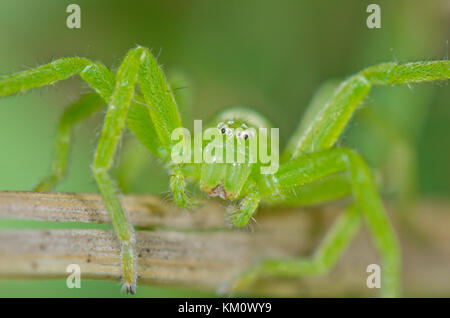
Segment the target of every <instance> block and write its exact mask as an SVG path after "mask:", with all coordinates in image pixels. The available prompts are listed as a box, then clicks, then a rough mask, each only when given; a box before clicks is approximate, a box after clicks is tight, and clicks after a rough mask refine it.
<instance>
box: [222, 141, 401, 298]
mask: <svg viewBox="0 0 450 318" xmlns="http://www.w3.org/2000/svg"><path fill="white" fill-rule="evenodd" d="M344 171H348V172H349V173H350V181H351V186H352V188H351V190H352V195H353V197H354V199H355V203H354V205H355V207H356V210H357V211H356V212H357V213H361V214H362V215H363V216H364V218H365V220H366V222H367V225H368V227H369V229H370V232H371V234H372V237H373V240H374V243H375V246H376V248H377V250H378V252H379V253H380V256H381V259H382V263H383V283H382V288H383V296H387V297H393V296H396V295H398V293H399V290H400V277H399V276H400V264H401V263H400V249H399V246H398V243H397V239H396V237H395V234H394V231H393V229H392V227H391V225H390V223H389V220H388V217H387V214H386V212H385V210H384V208H383V205H382V202H381V200H380V198H379V196H378V193H377V191H376V187H375V184H374V183H373V178H372V176H371V173H370V170H369V168H368V166H367V165H366V163H365V162H364V160H363V159H362V158H361V156H360V155H359V154H357V153H355V152H353V151H351V150H349V149H345V148H332V149H326V150H322V151H319V152H314V153H311V154H308V155H304V156H301V157H298V158H296V159H294V160H291V161H290V162H289V163H286V164H284V165H282V166H281V167H280V169H279V170H278V172H277V173H275V174H274V175H270V176H267V178H268V179H270V181H266V182H264V184H261V186H260V193H261V195H262V196H263V197H269V196H270V195H271V193H273V190H272V189H273V188H276V189H288V188H291V187H298V186H301V185H304V184H308V183H310V182H313V181H316V180H320V179H321V178H324V177H327V176H330V175H333V174H336V173H342V172H344ZM268 184H270V185H271V186H270V187H268V188H267V187H266V185H268ZM356 212H353V208H352V209H351V212H350V210H349V211H348V212H346V214H345V216H343V217H341V218H340V219H339V220H338V221H337V225H335V226H334V227H333V229H332V230H331V231H332V232H331V234H329V235H328V236H327V239H326V240H325V242H324V243H323V245H322V246H321V247H320V248H319V250H318V252H317V253H316V254H315V256H314V257H313V258H312V259H311V260H303V259H302V260H298V261H297V260H267V261H262V262H260V263H258V264H256V265H255V266H253V267H251V268H250V269H249V270H247V271H246V272H245V273H244V274H243V275H242V276H240V277H238V278H237V280H235V281H234V283H233V285H232V286H231V289H232V290H236V289H239V288H241V287H243V286H245V285H246V284H248V283H250V282H251V281H252V280H254V279H256V278H258V277H259V276H265V275H282V276H304V275H311V274H322V273H324V272H326V271H327V270H328V269H330V268H331V267H332V266H333V265H334V264H335V263H336V261H337V260H338V257H339V255H340V254H341V253H342V252H343V251H344V250H345V247H346V246H347V245H348V243H349V242H350V241H351V238H352V237H353V234H354V232H356V230H357V229H358V227H359V222H356V221H357V220H358V217H357V216H355V213H356ZM350 229H351V231H350V232H349V233H344V232H345V231H349V230H350Z"/></svg>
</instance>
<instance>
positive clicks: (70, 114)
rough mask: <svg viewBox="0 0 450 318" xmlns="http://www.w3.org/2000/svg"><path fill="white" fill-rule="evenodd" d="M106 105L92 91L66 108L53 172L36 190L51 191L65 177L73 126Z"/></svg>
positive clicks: (57, 140) (59, 125) (61, 121)
mask: <svg viewBox="0 0 450 318" xmlns="http://www.w3.org/2000/svg"><path fill="white" fill-rule="evenodd" d="M104 105H105V102H104V101H103V100H102V98H101V97H99V96H98V95H97V94H96V93H90V94H87V95H84V96H83V97H81V98H80V99H79V100H78V101H77V102H75V103H74V104H73V105H71V106H70V107H69V108H67V109H66V110H65V112H64V113H63V115H62V117H61V119H60V121H59V124H58V132H57V136H56V147H55V155H54V159H53V164H52V172H51V174H50V175H48V176H47V177H46V178H44V179H43V180H42V181H41V182H40V183H39V184H38V185H37V186H36V187H35V188H34V190H35V191H50V190H51V189H52V188H53V187H54V186H55V185H56V184H57V183H59V182H60V181H61V180H62V179H63V178H64V176H65V175H66V173H67V162H68V155H69V147H70V143H71V141H72V128H73V126H75V124H77V123H78V122H80V121H81V120H83V119H85V118H87V117H89V116H90V115H92V114H93V113H95V112H96V111H98V110H99V109H100V108H102V107H103V106H104Z"/></svg>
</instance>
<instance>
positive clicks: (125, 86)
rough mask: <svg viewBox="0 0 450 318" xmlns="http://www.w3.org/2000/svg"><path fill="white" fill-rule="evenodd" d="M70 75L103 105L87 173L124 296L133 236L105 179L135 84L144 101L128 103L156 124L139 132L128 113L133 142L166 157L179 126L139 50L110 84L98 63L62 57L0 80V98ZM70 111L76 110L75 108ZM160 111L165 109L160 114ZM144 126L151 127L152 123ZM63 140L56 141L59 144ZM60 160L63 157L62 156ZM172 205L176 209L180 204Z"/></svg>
mask: <svg viewBox="0 0 450 318" xmlns="http://www.w3.org/2000/svg"><path fill="white" fill-rule="evenodd" d="M75 74H79V75H80V77H81V78H82V79H83V80H85V81H86V82H87V83H88V84H89V85H90V86H91V87H92V88H93V89H94V90H95V91H96V92H97V93H98V94H99V95H100V96H101V97H102V98H103V99H104V100H105V101H108V104H109V107H108V111H107V115H106V118H105V122H104V126H103V130H102V134H101V136H100V140H99V143H98V147H97V150H96V153H95V158H94V164H93V166H92V170H93V174H94V177H95V179H96V181H97V184H98V187H99V189H100V192H101V193H102V195H103V198H104V200H105V204H106V206H107V209H108V212H109V214H110V216H111V220H112V223H113V227H114V230H115V232H116V235H117V237H118V239H119V241H120V242H121V259H122V279H123V284H124V288H125V289H126V291H127V292H134V291H135V284H136V272H135V266H136V265H135V255H134V247H133V245H134V231H133V228H132V226H131V225H130V224H129V222H128V220H127V217H126V215H125V213H124V211H123V210H122V209H121V206H120V203H119V201H118V199H117V196H116V193H115V187H114V185H113V182H112V180H111V178H110V177H109V174H108V171H109V169H110V167H111V165H112V162H113V157H114V153H115V150H116V148H117V144H118V142H119V140H120V136H121V132H122V130H123V128H124V125H125V120H126V118H127V113H128V109H129V107H130V103H131V99H132V97H133V93H134V86H135V84H136V82H137V81H139V83H140V86H141V90H142V92H143V93H144V98H143V101H141V103H137V102H136V103H134V104H135V105H141V104H144V105H151V106H150V107H146V109H147V112H146V114H147V117H151V119H152V120H154V121H153V123H155V120H157V121H158V124H156V125H155V127H154V128H153V126H152V125H149V126H148V127H146V128H147V129H146V130H144V129H142V128H143V125H142V122H145V120H142V121H139V122H138V119H137V118H138V116H136V113H134V112H131V113H132V114H134V115H135V116H134V117H133V116H131V118H130V120H129V121H128V124H129V125H128V126H129V128H130V130H132V131H133V132H134V133H136V135H137V137H138V139H140V140H144V141H145V142H144V145H146V146H147V148H149V149H150V150H153V152H154V153H156V154H158V153H160V152H159V151H160V148H161V147H162V148H164V150H165V152H166V153H167V152H168V151H169V150H170V146H171V141H170V129H171V128H172V127H173V126H175V127H178V126H181V122H180V119H179V115H178V112H177V109H176V104H175V100H174V97H173V95H172V93H171V91H170V89H169V87H168V86H167V83H166V80H165V77H164V74H163V73H162V71H161V69H160V68H159V66H158V64H157V62H156V60H155V59H154V57H153V56H152V55H151V53H150V52H149V51H148V50H147V49H144V48H141V47H138V48H136V49H133V50H131V51H130V52H129V53H128V54H127V56H126V57H125V59H124V61H123V62H122V64H121V66H120V68H119V71H118V73H117V76H116V80H115V81H114V75H113V74H112V73H111V72H110V71H109V70H107V69H106V67H104V66H103V65H101V64H98V63H92V62H90V61H89V60H87V59H84V58H78V57H75V58H62V59H58V60H55V61H53V62H51V63H49V64H47V65H43V66H40V67H38V68H35V69H32V70H27V71H23V72H19V73H16V74H13V75H11V76H9V77H5V78H2V79H1V80H0V97H1V96H5V95H9V94H14V93H18V92H22V91H25V90H28V89H31V88H35V87H40V86H44V85H49V84H52V83H54V82H56V81H59V80H63V79H66V78H68V77H70V76H72V75H75ZM152 80H156V81H159V82H158V83H148V81H152ZM153 94H154V95H155V96H153ZM136 99H137V100H139V99H140V98H139V97H138V96H136ZM144 102H145V103H144ZM80 105H81V104H78V107H81V106H80ZM141 106H143V105H141ZM74 107H75V108H78V107H76V106H74ZM143 107H145V106H143ZM165 107H167V109H164V108H165ZM81 108H82V107H81ZM87 108H89V107H87ZM135 109H137V111H136V112H139V110H142V107H139V106H136V107H135ZM90 111H91V109H88V110H87V111H85V112H82V113H83V114H82V116H81V117H83V116H85V115H86V114H87V113H89V112H90ZM141 114H143V113H141ZM148 114H150V116H148ZM165 120H167V121H165ZM148 123H152V121H150V122H148ZM171 125H172V127H171ZM69 126H70V125H69ZM66 127H67V125H66ZM65 129H69V128H65ZM152 129H154V131H155V132H156V133H155V134H152ZM69 130H70V129H69ZM66 136H67V134H66ZM155 136H157V137H158V139H159V143H157V142H156V138H155ZM63 137H64V136H61V139H63ZM66 148H67V146H66V145H62V146H60V150H61V153H63V152H65V149H66ZM62 157H67V156H66V155H63V156H62ZM164 158H165V157H164ZM64 160H65V159H64ZM64 160H61V161H59V162H60V166H64V165H65V162H64ZM182 186H184V184H182ZM176 190H177V191H184V187H181V186H179V187H177V189H176ZM177 203H179V204H180V202H177ZM181 204H183V202H181Z"/></svg>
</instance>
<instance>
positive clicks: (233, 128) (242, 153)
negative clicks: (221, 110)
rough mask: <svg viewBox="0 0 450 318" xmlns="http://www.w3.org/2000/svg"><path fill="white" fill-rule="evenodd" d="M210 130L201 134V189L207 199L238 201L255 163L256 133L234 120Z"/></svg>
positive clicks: (248, 126) (241, 122)
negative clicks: (210, 197) (202, 135)
mask: <svg viewBox="0 0 450 318" xmlns="http://www.w3.org/2000/svg"><path fill="white" fill-rule="evenodd" d="M209 129H211V130H209V131H208V130H205V132H204V139H206V141H204V146H203V164H202V168H201V180H200V186H201V188H202V190H203V191H205V192H206V193H207V194H208V195H209V196H212V197H216V196H218V197H221V198H222V199H230V200H235V199H238V198H239V195H240V193H241V190H242V189H243V187H244V185H245V184H246V182H247V180H248V178H249V176H250V173H251V172H252V169H253V168H254V166H255V164H256V160H257V156H255V155H256V152H257V134H258V130H257V129H256V128H255V127H252V126H251V125H249V124H248V123H246V122H244V121H242V120H236V119H229V120H222V121H219V122H218V123H216V125H215V126H213V127H210V128H209ZM210 136H211V138H209V137H210Z"/></svg>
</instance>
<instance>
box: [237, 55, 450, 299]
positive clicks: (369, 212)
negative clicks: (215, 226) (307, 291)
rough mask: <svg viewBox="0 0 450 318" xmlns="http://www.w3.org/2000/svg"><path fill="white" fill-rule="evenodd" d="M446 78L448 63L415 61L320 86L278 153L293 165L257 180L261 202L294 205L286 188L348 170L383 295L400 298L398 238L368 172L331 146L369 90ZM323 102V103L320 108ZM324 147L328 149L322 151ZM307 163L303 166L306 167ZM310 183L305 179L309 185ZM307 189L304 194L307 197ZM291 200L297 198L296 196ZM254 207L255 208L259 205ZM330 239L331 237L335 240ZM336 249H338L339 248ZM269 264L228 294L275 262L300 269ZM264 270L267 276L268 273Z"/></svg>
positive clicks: (326, 262) (326, 264) (324, 261)
mask: <svg viewBox="0 0 450 318" xmlns="http://www.w3.org/2000/svg"><path fill="white" fill-rule="evenodd" d="M449 77H450V62H449V61H435V62H416V63H407V64H403V65H397V64H396V63H384V64H380V65H376V66H373V67H369V68H367V69H365V70H363V71H362V72H360V73H359V74H357V75H354V76H352V77H350V78H349V79H347V80H346V81H344V82H343V83H342V84H341V85H340V86H339V87H337V88H336V89H335V90H334V92H333V93H331V91H332V90H333V85H332V84H331V85H330V86H329V87H325V88H323V89H322V90H321V91H320V92H319V94H318V96H317V97H316V101H314V102H313V103H312V106H311V107H312V109H310V110H308V111H307V113H306V116H305V117H304V118H303V120H302V121H301V122H300V125H299V127H298V128H297V131H296V132H295V133H294V136H293V137H292V139H291V140H290V141H289V143H288V147H287V148H286V150H285V152H284V154H283V155H282V159H283V158H285V160H284V161H286V160H287V159H286V158H290V159H291V160H292V159H293V161H290V162H288V163H286V164H282V165H281V167H280V169H279V170H278V172H277V173H276V174H275V176H278V177H273V178H270V176H269V177H266V176H261V178H260V179H259V183H258V184H259V187H258V189H259V192H260V194H259V195H260V196H261V197H262V198H263V201H264V200H266V201H278V202H279V201H280V199H282V198H283V197H285V199H286V201H287V202H288V203H292V201H293V200H292V199H291V198H289V196H287V195H284V194H283V193H282V192H283V188H284V189H288V188H291V187H298V186H302V185H303V184H307V183H308V182H313V181H315V182H317V180H318V179H321V178H323V177H327V176H330V175H333V174H335V173H338V172H339V173H341V172H343V171H344V170H349V171H350V172H351V185H352V193H353V196H354V197H355V200H356V208H357V209H358V211H359V212H360V213H363V214H364V215H365V218H366V221H367V223H368V225H369V228H370V229H371V232H372V235H373V237H374V241H375V245H376V247H377V249H378V251H379V253H380V254H381V256H382V259H383V263H384V267H385V268H384V273H385V274H384V277H385V283H384V289H383V293H384V295H385V296H395V295H398V293H399V290H400V277H399V276H400V250H399V247H398V243H397V240H396V237H395V235H394V232H393V230H392V227H391V225H390V224H389V221H388V218H387V216H386V213H385V211H384V208H383V206H382V203H381V200H380V198H379V196H378V194H377V191H376V187H375V185H374V184H373V181H372V176H371V174H370V171H369V168H368V167H367V165H366V164H365V162H364V160H363V159H362V158H361V157H360V156H359V155H357V154H356V153H354V152H352V151H350V150H342V149H330V148H331V147H332V146H333V145H334V144H335V143H336V141H337V140H338V138H339V136H340V135H341V133H342V131H343V129H344V128H345V126H346V124H347V122H348V121H349V120H350V118H351V116H352V114H353V112H354V111H355V109H356V107H357V106H358V105H359V104H360V103H361V101H362V100H363V99H364V97H365V96H366V95H367V94H368V93H369V91H370V88H371V86H373V85H391V84H408V83H420V82H426V81H436V80H446V79H448V78H449ZM325 100H327V102H326V103H324V104H323V105H321V103H323V101H325ZM311 145H314V150H315V151H319V152H318V153H317V154H316V152H313V153H309V152H311V151H310V147H311ZM324 149H330V150H328V152H327V151H325V152H321V150H324ZM305 154H306V155H305ZM296 158H298V160H296ZM330 158H331V160H330ZM315 160H317V162H315ZM307 163H308V164H307ZM323 163H325V164H323ZM305 164H307V165H306V166H305ZM308 179H309V181H307V180H308ZM339 181H341V182H342V181H343V180H342V179H339ZM344 184H345V183H344ZM325 185H326V186H327V188H328V190H330V189H333V187H332V186H331V184H329V183H328V184H327V183H325ZM321 186H323V185H321V184H320V183H319V186H317V185H316V189H314V188H313V189H312V190H313V192H314V194H315V195H317V191H315V190H317V188H318V189H320V187H321ZM309 190H310V189H308V190H307V191H306V192H307V193H308V191H309ZM331 191H332V193H331V195H330V197H333V195H334V196H335V197H336V198H338V197H339V196H340V195H341V194H342V195H344V194H345V191H342V192H341V193H339V192H338V193H336V191H335V190H331ZM284 192H286V190H284ZM294 197H296V196H295V195H294ZM294 201H295V200H294ZM300 203H301V202H300ZM254 208H255V209H256V208H257V205H256V206H255V207H254ZM344 228H345V227H344ZM331 237H332V238H333V236H331ZM338 237H339V236H338ZM335 240H336V242H335V243H334V244H333V242H334V240H333V239H331V242H332V244H331V245H332V246H334V245H336V244H337V243H338V242H339V239H338V238H336V239H335ZM336 247H337V246H336ZM337 250H339V249H337ZM340 250H342V247H341V248H340ZM317 255H319V257H318V258H316V260H315V261H314V262H316V263H314V264H320V266H319V265H318V266H317V268H323V269H321V270H320V271H323V270H325V269H328V268H330V267H331V266H332V265H333V264H334V262H335V260H334V259H328V258H326V257H320V255H324V254H321V253H319V254H317ZM330 260H332V261H330ZM270 262H271V261H268V263H264V262H262V263H260V264H258V265H255V266H254V267H252V268H250V269H249V270H248V271H246V272H245V273H244V274H242V276H240V277H238V278H237V280H236V281H234V283H233V284H232V285H230V286H231V287H230V290H238V289H239V288H241V287H242V286H243V285H246V284H247V283H249V282H251V281H253V280H254V279H255V278H257V277H258V276H260V275H261V274H262V273H264V271H265V270H264V268H265V267H264V266H265V265H264V264H266V265H267V264H279V265H276V266H274V267H275V268H277V269H278V270H275V271H274V272H280V274H282V273H289V268H291V269H292V272H293V273H295V272H296V271H297V270H298V269H299V268H301V267H297V266H295V265H294V266H291V267H290V266H288V265H289V264H290V263H289V262H290V261H281V262H277V261H275V262H272V263H270ZM269 267H270V266H269ZM320 271H319V272H320ZM268 272H269V273H270V271H268ZM300 272H301V273H300V274H303V271H301V270H300ZM297 273H298V272H297Z"/></svg>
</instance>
